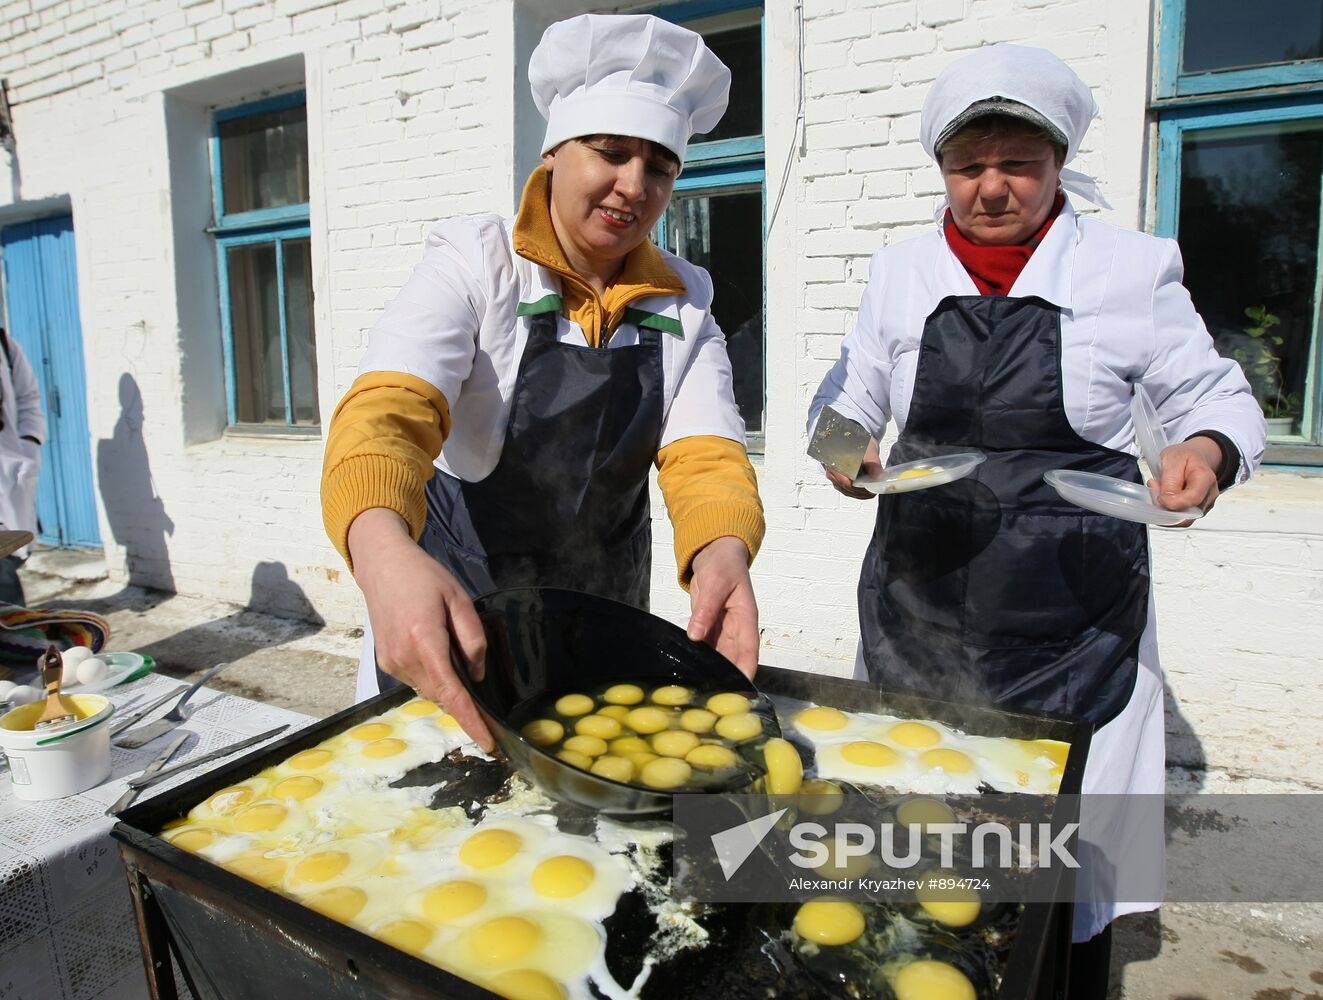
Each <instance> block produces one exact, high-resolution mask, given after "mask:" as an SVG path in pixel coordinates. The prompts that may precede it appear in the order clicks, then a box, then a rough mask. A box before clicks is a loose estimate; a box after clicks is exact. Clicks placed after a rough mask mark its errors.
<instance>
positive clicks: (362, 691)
mask: <svg viewBox="0 0 1323 1000" xmlns="http://www.w3.org/2000/svg"><path fill="white" fill-rule="evenodd" d="M513 229H514V220H513V219H503V218H501V217H500V216H498V215H472V216H457V217H455V218H451V219H446V220H443V221H442V222H439V223H437V224H436V225H435V226H433V227H432V229H431V230H430V231H429V232H428V234H427V239H426V241H425V243H424V247H423V259H422V260H421V261H420V262H419V263H418V265H417V266H416V267H415V268H414V270H413V274H412V275H411V276H410V277H409V280H408V281H407V282H405V285H404V287H403V288H402V289H400V292H399V294H398V295H396V296H395V298H394V299H393V300H392V301H391V302H390V304H389V305H387V306H386V309H385V311H384V312H383V313H382V315H381V318H380V319H379V320H378V321H377V324H376V326H375V327H374V328H373V330H372V333H371V335H370V336H369V338H368V347H367V352H366V353H365V354H364V355H363V360H362V362H361V363H360V365H359V374H360V375H361V374H366V373H368V372H376V371H391V372H406V373H408V374H410V375H415V376H417V377H418V378H421V379H424V380H425V381H427V382H430V383H431V384H432V385H434V386H436V388H437V389H439V390H440V391H441V394H442V395H443V396H445V398H446V403H447V404H448V405H449V407H450V417H451V430H450V436H449V437H448V438H447V439H446V445H445V449H444V451H443V453H442V454H441V455H440V456H439V457H438V458H437V459H436V467H437V468H438V469H441V470H442V471H443V472H447V473H449V474H450V475H452V476H455V477H456V478H458V479H461V480H464V481H465V482H477V481H479V480H481V479H485V478H486V477H487V476H488V475H489V474H490V473H491V472H492V470H493V469H495V468H496V463H497V462H498V461H499V460H500V457H501V449H502V447H503V446H504V443H505V431H506V425H507V423H508V422H509V417H510V404H511V401H512V399H513V394H514V389H515V382H516V378H517V376H518V374H519V360H520V358H521V357H522V356H523V352H524V346H525V345H526V344H527V342H528V324H529V317H527V316H524V317H520V316H517V315H516V310H517V308H518V306H519V304H520V303H530V304H531V303H536V302H540V301H542V300H544V299H545V298H546V297H547V296H549V295H559V294H560V287H561V286H560V277H559V276H558V275H557V274H556V273H555V272H554V271H551V270H548V269H547V268H544V267H541V266H540V265H538V264H534V263H533V262H532V261H529V260H526V259H525V258H523V257H520V256H519V255H518V254H516V253H515V252H514V249H513V243H512V233H513ZM661 253H662V256H663V257H665V259H666V263H667V264H668V265H669V266H670V267H671V269H672V270H673V271H674V272H675V273H676V275H677V276H678V277H679V278H680V280H681V281H683V282H684V285H685V289H686V291H685V292H684V293H683V294H681V295H659V296H654V297H651V298H644V299H639V300H638V301H636V302H633V303H631V308H633V309H637V310H641V311H643V312H649V313H655V314H658V315H660V316H664V317H667V318H669V319H671V320H675V321H678V322H679V323H680V325H681V326H682V327H683V330H684V336H683V337H679V336H675V335H674V334H672V333H669V332H660V333H659V334H658V339H659V340H660V341H661V361H662V435H661V441H660V442H659V444H658V449H659V450H660V449H661V448H664V447H666V446H667V445H669V444H672V443H673V442H675V441H679V440H680V439H681V438H686V437H695V436H715V437H724V438H730V439H731V440H733V441H739V442H741V443H743V442H744V421H743V420H742V419H741V418H740V412H739V407H738V406H737V405H736V403H735V395H734V391H733V389H732V383H731V373H730V359H729V357H728V356H727V354H726V338H725V336H724V335H723V334H722V332H721V328H720V327H719V326H717V323H716V320H715V319H713V317H712V279H711V278H710V277H709V276H708V273H707V271H705V270H704V269H703V268H701V267H698V266H696V265H694V264H690V263H689V262H688V261H686V260H684V259H682V258H680V257H677V256H675V255H674V254H672V253H669V252H667V251H665V250H662V251H661ZM556 338H557V340H559V341H560V342H562V343H565V344H571V345H575V346H579V347H587V346H588V342H587V339H586V338H585V337H584V333H583V330H582V329H581V328H580V326H579V324H578V323H575V322H572V321H570V320H568V319H566V318H565V317H564V316H563V315H561V314H560V313H559V312H557V315H556ZM638 342H639V329H638V327H637V326H635V325H633V324H631V323H622V324H621V325H620V326H619V327H617V329H616V330H615V332H614V333H613V334H612V336H611V340H610V342H609V343H608V345H607V346H608V348H610V349H614V348H618V347H631V346H634V345H636V344H638ZM548 460H549V461H552V460H554V457H549V458H548ZM529 502H531V503H536V502H537V498H535V497H530V498H529ZM376 693H377V682H376V674H375V664H374V662H373V652H372V628H371V623H368V624H367V627H366V629H365V634H364V639H363V651H362V654H361V656H360V659H359V671H358V697H359V699H360V700H361V699H363V698H365V697H369V696H371V695H373V694H376Z"/></svg>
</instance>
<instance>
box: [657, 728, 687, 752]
mask: <svg viewBox="0 0 1323 1000" xmlns="http://www.w3.org/2000/svg"><path fill="white" fill-rule="evenodd" d="M696 746H698V736H697V735H696V734H694V733H691V732H688V731H687V730H684V729H670V730H667V731H666V732H664V733H658V734H657V735H656V736H654V737H653V738H652V749H653V750H654V751H655V752H657V753H659V754H661V755H662V756H663V757H683V756H684V755H685V754H687V753H688V752H689V751H690V750H692V749H694V747H696Z"/></svg>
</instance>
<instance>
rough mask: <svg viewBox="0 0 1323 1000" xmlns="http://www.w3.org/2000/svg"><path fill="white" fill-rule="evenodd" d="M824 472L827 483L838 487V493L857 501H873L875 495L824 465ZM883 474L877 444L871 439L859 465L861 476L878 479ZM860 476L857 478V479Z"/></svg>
mask: <svg viewBox="0 0 1323 1000" xmlns="http://www.w3.org/2000/svg"><path fill="white" fill-rule="evenodd" d="M823 471H824V472H826V473H827V481H828V482H829V483H831V484H832V485H833V486H835V487H836V492H837V493H844V494H845V495H846V496H847V497H854V498H855V499H856V500H872V499H873V498H874V494H872V493H870V492H868V490H866V489H863V488H862V487H859V486H856V485H855V484H854V483H852V482H851V481H850V480H849V479H846V478H845V476H844V475H842V474H841V473H839V472H837V471H836V470H835V469H831V468H828V467H827V466H825V465H824V466H823ZM882 472H883V469H882V458H881V456H880V454H879V453H878V450H877V442H876V441H874V440H873V439H872V438H869V439H868V447H867V448H865V449H864V460H863V462H861V463H860V465H859V476H863V477H866V478H868V479H876V478H877V477H878V476H880V475H882ZM859 476H856V477H855V478H856V479H857V478H859Z"/></svg>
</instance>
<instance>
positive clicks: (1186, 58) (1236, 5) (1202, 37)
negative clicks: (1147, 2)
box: [1181, 0, 1323, 73]
mask: <svg viewBox="0 0 1323 1000" xmlns="http://www.w3.org/2000/svg"><path fill="white" fill-rule="evenodd" d="M1319 58H1323V0H1263V2H1259V3H1247V2H1246V0H1187V2H1186V5H1185V44H1184V46H1183V47H1182V54H1181V68H1182V71H1183V72H1185V73H1201V72H1208V71H1211V70H1224V69H1240V68H1247V67H1251V66H1270V65H1274V64H1278V63H1286V62H1294V61H1296V60H1300V59H1319Z"/></svg>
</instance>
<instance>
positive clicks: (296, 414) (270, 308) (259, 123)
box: [211, 94, 319, 429]
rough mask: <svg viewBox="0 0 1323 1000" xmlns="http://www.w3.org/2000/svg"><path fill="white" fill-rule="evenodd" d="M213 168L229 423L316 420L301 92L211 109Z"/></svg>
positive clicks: (291, 424)
mask: <svg viewBox="0 0 1323 1000" xmlns="http://www.w3.org/2000/svg"><path fill="white" fill-rule="evenodd" d="M212 169H213V180H214V198H215V211H216V223H215V225H214V226H212V227H211V232H212V234H213V235H214V236H215V238H216V259H217V264H218V270H219V278H220V299H221V332H222V336H223V340H224V351H225V381H226V396H227V400H228V405H227V409H228V414H229V423H230V424H231V425H237V426H241V427H246V428H254V429H255V428H258V427H266V428H280V429H291V428H298V427H303V428H315V427H316V426H317V424H318V423H319V416H318V408H317V362H316V353H315V345H314V340H313V328H312V253H311V245H310V242H309V233H310V230H309V225H308V119H307V107H306V103H305V100H304V96H303V94H288V95H285V96H283V97H277V98H273V99H271V100H268V101H262V102H260V103H257V104H247V105H243V106H241V107H237V108H230V109H227V110H224V111H219V112H217V113H216V115H215V119H214V127H213V131H212Z"/></svg>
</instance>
